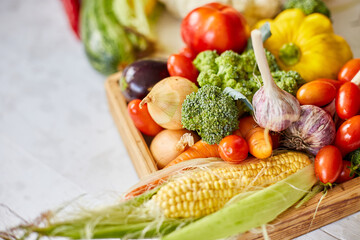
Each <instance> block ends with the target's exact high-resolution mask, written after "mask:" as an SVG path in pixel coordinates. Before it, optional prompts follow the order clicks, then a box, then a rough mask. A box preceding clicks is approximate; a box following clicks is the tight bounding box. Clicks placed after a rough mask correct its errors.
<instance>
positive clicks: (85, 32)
mask: <svg viewBox="0 0 360 240" xmlns="http://www.w3.org/2000/svg"><path fill="white" fill-rule="evenodd" d="M136 2H137V1H136ZM113 5H115V6H117V8H116V9H118V8H120V7H122V8H124V9H125V8H126V7H127V8H130V3H129V2H128V1H121V0H106V1H98V0H84V1H83V3H82V8H81V15H80V18H81V19H80V20H81V21H80V22H81V39H82V41H83V43H84V47H85V51H86V55H87V57H88V59H89V61H90V63H91V65H92V66H93V67H94V68H95V69H96V70H98V71H99V72H101V73H103V74H106V75H108V74H111V73H114V72H116V71H118V70H119V69H121V68H122V67H123V66H125V65H128V64H130V63H131V62H133V61H134V60H136V59H137V58H140V57H143V56H145V55H147V54H149V53H151V52H152V51H153V49H154V46H153V41H152V40H150V37H148V36H147V35H144V33H148V32H149V30H146V27H142V28H141V29H137V27H139V26H140V25H141V26H143V25H144V22H145V21H146V19H144V14H145V13H144V11H145V6H144V5H142V4H137V5H136V12H133V14H136V16H137V17H138V18H137V20H139V21H135V22H136V23H138V24H136V25H135V24H133V25H132V26H127V25H126V23H125V24H124V23H122V22H120V21H119V18H117V16H116V13H115V12H114V8H113ZM119 5H121V6H119ZM132 19H133V18H132ZM140 20H141V21H140ZM147 23H148V22H147ZM148 24H149V23H148Z"/></svg>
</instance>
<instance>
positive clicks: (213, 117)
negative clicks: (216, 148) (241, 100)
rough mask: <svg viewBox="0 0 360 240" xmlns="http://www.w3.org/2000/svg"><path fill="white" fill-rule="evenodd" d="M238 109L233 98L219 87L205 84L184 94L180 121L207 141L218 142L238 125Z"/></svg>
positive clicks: (210, 142)
mask: <svg viewBox="0 0 360 240" xmlns="http://www.w3.org/2000/svg"><path fill="white" fill-rule="evenodd" d="M238 117H239V109H238V108H237V106H236V102H235V100H234V99H233V98H232V97H230V96H229V95H227V94H225V93H223V91H222V90H221V88H219V87H216V86H212V85H209V84H207V85H205V86H203V87H201V88H200V89H199V90H198V91H197V92H193V93H191V94H189V95H188V96H186V99H185V101H184V102H183V104H182V109H181V123H182V124H183V126H184V127H185V128H186V129H188V130H192V131H196V132H197V133H198V134H199V135H200V136H201V138H202V139H203V140H204V141H205V142H207V143H209V144H215V143H219V142H220V141H221V139H222V138H224V137H225V136H227V135H230V134H231V133H232V132H233V131H234V130H235V129H236V128H237V127H238Z"/></svg>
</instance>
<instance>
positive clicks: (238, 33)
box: [181, 3, 250, 54]
mask: <svg viewBox="0 0 360 240" xmlns="http://www.w3.org/2000/svg"><path fill="white" fill-rule="evenodd" d="M249 34H250V29H249V26H248V25H247V23H246V20H245V18H244V16H243V15H242V14H241V13H239V12H238V11H236V10H235V9H234V8H232V7H229V6H227V5H223V4H221V3H209V4H205V5H204V6H202V7H199V8H196V9H194V10H192V11H191V12H190V13H189V14H188V15H187V16H186V17H185V18H184V19H183V21H182V23H181V36H182V39H183V40H184V42H185V43H186V45H187V46H188V47H190V48H191V49H192V50H193V51H194V52H195V53H199V52H202V51H205V50H216V51H217V52H218V53H219V54H220V53H222V52H224V51H226V50H233V51H235V52H238V53H240V52H242V51H243V50H244V49H245V47H246V43H247V38H248V37H249Z"/></svg>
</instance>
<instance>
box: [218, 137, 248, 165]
mask: <svg viewBox="0 0 360 240" xmlns="http://www.w3.org/2000/svg"><path fill="white" fill-rule="evenodd" d="M219 153H220V157H221V159H223V160H224V161H226V162H230V163H239V162H241V161H243V160H245V159H246V158H247V156H248V153H249V147H248V144H247V142H246V141H245V139H244V138H242V137H240V136H237V135H229V136H227V137H224V138H223V139H222V140H221V141H220V143H219Z"/></svg>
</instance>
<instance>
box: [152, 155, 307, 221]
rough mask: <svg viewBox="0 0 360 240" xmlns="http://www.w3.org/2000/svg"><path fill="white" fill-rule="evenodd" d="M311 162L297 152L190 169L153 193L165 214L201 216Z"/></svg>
mask: <svg viewBox="0 0 360 240" xmlns="http://www.w3.org/2000/svg"><path fill="white" fill-rule="evenodd" d="M309 164H311V161H310V159H309V157H308V156H307V155H305V154H303V153H300V152H286V153H281V154H279V155H276V156H272V157H270V158H268V159H263V160H259V159H255V160H250V161H245V162H243V163H241V164H238V165H230V166H229V165H228V166H226V167H225V166H224V167H218V168H212V169H205V170H199V171H194V172H191V173H189V174H186V175H184V176H181V177H179V178H176V179H174V180H173V181H170V182H169V183H167V184H166V185H164V186H162V187H161V188H160V190H159V191H158V192H157V194H156V195H154V196H153V200H154V201H155V203H156V204H157V205H158V206H159V207H160V208H161V209H162V211H163V213H164V215H165V216H166V217H168V218H189V217H195V218H197V217H202V216H205V215H208V214H210V213H213V212H215V211H217V210H218V209H220V208H222V207H223V206H224V205H225V204H226V202H228V201H229V200H230V199H231V198H232V197H234V196H235V195H237V194H239V193H241V192H243V191H245V190H246V191H251V190H254V189H256V188H262V187H267V186H269V185H271V184H274V183H276V182H278V181H280V180H282V179H285V178H286V177H288V176H289V175H291V174H293V173H295V172H297V171H298V170H300V169H302V168H303V167H305V166H307V165H309Z"/></svg>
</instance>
